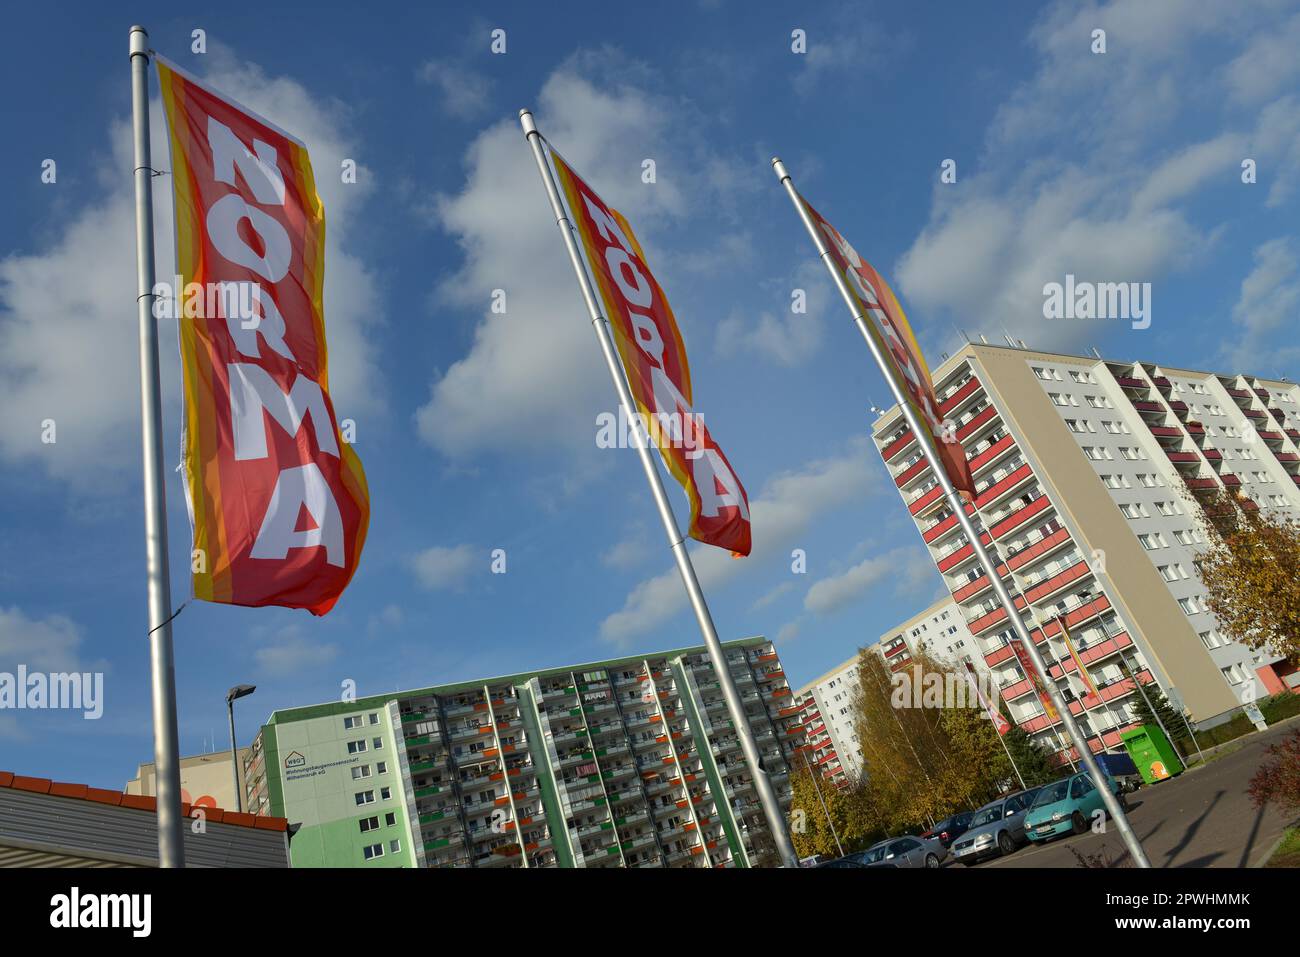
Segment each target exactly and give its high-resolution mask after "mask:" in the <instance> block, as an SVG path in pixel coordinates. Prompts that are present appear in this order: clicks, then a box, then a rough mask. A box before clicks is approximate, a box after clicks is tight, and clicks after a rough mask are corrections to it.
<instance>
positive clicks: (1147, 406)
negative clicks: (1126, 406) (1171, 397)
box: [1133, 399, 1165, 412]
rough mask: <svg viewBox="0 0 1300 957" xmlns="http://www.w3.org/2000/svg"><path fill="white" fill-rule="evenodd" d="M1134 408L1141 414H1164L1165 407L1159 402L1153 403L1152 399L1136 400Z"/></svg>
mask: <svg viewBox="0 0 1300 957" xmlns="http://www.w3.org/2000/svg"><path fill="white" fill-rule="evenodd" d="M1133 408H1135V409H1137V410H1138V411H1139V412H1164V411H1165V407H1164V405H1163V404H1161V403H1159V402H1152V401H1151V400H1150V399H1134V400H1133Z"/></svg>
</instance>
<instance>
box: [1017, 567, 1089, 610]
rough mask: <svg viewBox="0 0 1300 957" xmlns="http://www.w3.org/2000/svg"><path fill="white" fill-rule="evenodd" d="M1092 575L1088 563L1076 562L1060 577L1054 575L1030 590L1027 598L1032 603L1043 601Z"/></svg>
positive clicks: (1026, 595) (1026, 594)
mask: <svg viewBox="0 0 1300 957" xmlns="http://www.w3.org/2000/svg"><path fill="white" fill-rule="evenodd" d="M1091 574H1092V569H1091V568H1089V567H1088V563H1087V562H1086V561H1084V560H1083V559H1079V561H1077V562H1075V563H1074V564H1073V565H1071V566H1070V567H1069V568H1067V569H1065V571H1063V572H1061V573H1060V574H1059V575H1053V576H1052V577H1051V578H1049V579H1047V581H1045V582H1041V583H1040V584H1037V585H1035V586H1034V587H1033V588H1031V589H1029V591H1027V592H1026V593H1025V597H1026V598H1028V599H1029V600H1030V601H1041V600H1042V599H1043V598H1046V597H1047V596H1048V595H1050V594H1052V593H1053V592H1056V591H1059V590H1060V589H1062V588H1064V587H1065V586H1066V585H1068V584H1070V583H1071V582H1075V581H1078V580H1079V579H1080V578H1083V577H1084V576H1085V575H1091Z"/></svg>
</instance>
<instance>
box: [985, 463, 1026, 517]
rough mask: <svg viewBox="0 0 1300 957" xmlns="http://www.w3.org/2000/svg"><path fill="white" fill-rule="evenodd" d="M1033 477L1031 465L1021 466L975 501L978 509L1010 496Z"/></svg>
mask: <svg viewBox="0 0 1300 957" xmlns="http://www.w3.org/2000/svg"><path fill="white" fill-rule="evenodd" d="M1033 475H1034V471H1033V469H1031V468H1030V467H1029V463H1025V464H1024V465H1021V466H1020V467H1019V468H1017V469H1016V470H1015V471H1014V472H1012V473H1011V474H1010V475H1007V476H1004V477H1003V478H1001V479H999V480H998V481H996V482H994V483H993V484H992V485H990V486H989V487H988V488H986V489H985V490H984V492H983V493H981V494H980V495H979V496H978V497H977V498H976V499H975V505H976V507H977V508H986V507H988V506H989V505H992V504H993V503H994V502H996V501H998V500H999V499H1001V498H1002V497H1003V496H1004V495H1009V494H1010V493H1011V492H1013V491H1014V490H1015V489H1017V488H1019V487H1020V486H1021V485H1023V484H1024V483H1025V482H1027V481H1029V479H1031V478H1033Z"/></svg>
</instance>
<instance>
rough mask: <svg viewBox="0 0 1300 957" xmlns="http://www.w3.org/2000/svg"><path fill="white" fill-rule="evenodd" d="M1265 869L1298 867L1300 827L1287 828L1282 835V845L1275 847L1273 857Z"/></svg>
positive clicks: (1299, 858)
mask: <svg viewBox="0 0 1300 957" xmlns="http://www.w3.org/2000/svg"><path fill="white" fill-rule="evenodd" d="M1264 866H1265V867H1300V827H1289V828H1287V829H1286V832H1285V833H1284V834H1283V835H1282V843H1281V844H1279V845H1278V846H1277V850H1275V851H1274V852H1273V856H1272V857H1270V858H1269V859H1268V862H1267V863H1266V864H1265V865H1264Z"/></svg>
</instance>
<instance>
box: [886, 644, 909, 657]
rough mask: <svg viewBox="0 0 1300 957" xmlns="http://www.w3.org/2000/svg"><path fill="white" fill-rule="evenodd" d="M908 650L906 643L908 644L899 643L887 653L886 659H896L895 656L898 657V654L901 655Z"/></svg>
mask: <svg viewBox="0 0 1300 957" xmlns="http://www.w3.org/2000/svg"><path fill="white" fill-rule="evenodd" d="M906 650H907V643H906V642H899V643H898V644H897V645H895V646H894V647H893V648H890V649H889V650H888V651H886V652H885V657H886V658H892V657H894V655H897V654H899V653H900V652H904V651H906Z"/></svg>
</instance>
